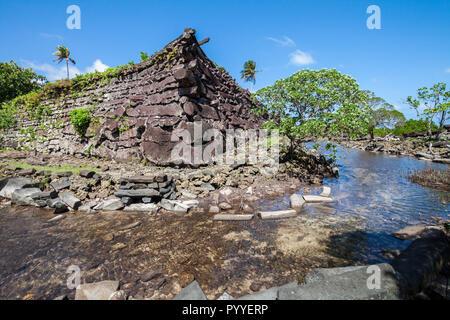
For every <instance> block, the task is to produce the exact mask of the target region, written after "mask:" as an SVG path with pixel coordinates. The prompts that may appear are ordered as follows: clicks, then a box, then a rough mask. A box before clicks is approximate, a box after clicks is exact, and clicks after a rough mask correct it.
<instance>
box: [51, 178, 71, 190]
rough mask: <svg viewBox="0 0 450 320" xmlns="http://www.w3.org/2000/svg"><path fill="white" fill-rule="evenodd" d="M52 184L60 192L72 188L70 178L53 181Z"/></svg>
mask: <svg viewBox="0 0 450 320" xmlns="http://www.w3.org/2000/svg"><path fill="white" fill-rule="evenodd" d="M50 185H51V186H52V188H53V189H55V191H57V192H59V191H61V190H64V189H68V188H70V186H71V185H72V181H70V180H69V179H66V180H63V181H60V182H58V181H53V182H52V183H50Z"/></svg>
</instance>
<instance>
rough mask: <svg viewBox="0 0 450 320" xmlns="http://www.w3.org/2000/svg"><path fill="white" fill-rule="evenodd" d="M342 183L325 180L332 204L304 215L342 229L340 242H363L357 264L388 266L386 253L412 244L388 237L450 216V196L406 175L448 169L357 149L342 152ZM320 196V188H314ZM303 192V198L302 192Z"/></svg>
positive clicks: (285, 201)
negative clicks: (414, 171) (435, 219)
mask: <svg viewBox="0 0 450 320" xmlns="http://www.w3.org/2000/svg"><path fill="white" fill-rule="evenodd" d="M338 157H340V158H339V159H338V160H337V162H338V165H339V170H340V177H339V179H325V180H324V183H323V184H324V185H326V186H329V187H331V189H332V198H333V199H334V200H335V201H334V202H330V203H326V204H322V205H305V207H304V208H303V210H302V212H301V214H304V215H308V216H311V217H314V218H317V219H320V220H321V221H323V222H326V223H329V224H330V225H332V226H334V227H336V228H338V229H339V230H341V231H342V232H343V233H342V234H341V235H340V236H339V237H337V238H336V239H335V240H336V241H349V240H351V239H354V238H355V237H356V238H359V240H358V241H360V242H361V243H360V244H361V245H359V246H353V248H352V250H357V252H354V254H355V260H357V261H360V262H364V263H378V262H385V261H387V259H386V258H384V257H383V256H382V255H381V250H383V249H403V248H405V247H407V246H408V245H409V243H410V241H401V240H397V239H395V238H393V237H391V236H390V234H391V233H392V232H394V231H396V230H398V229H400V228H402V227H404V226H406V225H413V224H422V223H432V222H433V221H434V218H437V217H439V218H445V219H448V218H449V216H450V204H449V202H450V193H449V192H445V191H438V190H435V189H430V188H427V187H422V186H420V185H417V184H415V183H412V182H411V181H409V180H408V178H407V176H408V172H409V171H411V170H422V169H425V168H428V167H434V168H436V169H440V170H445V169H446V165H445V164H437V163H431V162H425V161H420V160H416V159H414V158H411V157H397V156H389V155H386V154H383V153H370V152H365V151H361V150H355V149H345V148H339V149H338ZM312 189H313V190H312V192H313V193H320V191H321V190H320V188H317V189H314V188H312ZM299 193H303V190H300V191H299ZM261 206H263V207H265V208H267V209H272V208H280V209H283V208H287V207H288V206H289V196H285V197H283V198H282V199H272V200H263V201H262V202H261Z"/></svg>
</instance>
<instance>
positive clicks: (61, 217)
mask: <svg viewBox="0 0 450 320" xmlns="http://www.w3.org/2000/svg"><path fill="white" fill-rule="evenodd" d="M64 218H65V216H64V215H62V214H60V215H59V216H56V217H54V218H51V219H50V220H47V222H56V221H59V220H62V219H64Z"/></svg>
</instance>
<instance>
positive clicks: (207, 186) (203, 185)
mask: <svg viewBox="0 0 450 320" xmlns="http://www.w3.org/2000/svg"><path fill="white" fill-rule="evenodd" d="M200 188H202V189H205V190H208V191H214V190H216V188H214V187H213V185H212V184H210V183H202V184H201V185H200Z"/></svg>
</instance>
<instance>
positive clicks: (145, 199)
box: [142, 197, 152, 203]
mask: <svg viewBox="0 0 450 320" xmlns="http://www.w3.org/2000/svg"><path fill="white" fill-rule="evenodd" d="M142 202H143V203H152V198H149V197H144V198H142Z"/></svg>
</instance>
